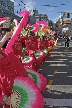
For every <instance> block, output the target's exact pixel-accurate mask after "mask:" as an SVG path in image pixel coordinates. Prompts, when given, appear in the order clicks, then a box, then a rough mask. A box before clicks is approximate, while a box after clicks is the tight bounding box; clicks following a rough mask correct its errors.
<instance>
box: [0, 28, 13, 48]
mask: <svg viewBox="0 0 72 108" xmlns="http://www.w3.org/2000/svg"><path fill="white" fill-rule="evenodd" d="M12 34H13V31H12V30H11V31H10V32H8V33H6V34H5V36H4V37H3V38H2V40H1V41H0V48H2V47H3V45H4V44H5V42H6V41H7V40H8V39H9V38H11V36H12Z"/></svg>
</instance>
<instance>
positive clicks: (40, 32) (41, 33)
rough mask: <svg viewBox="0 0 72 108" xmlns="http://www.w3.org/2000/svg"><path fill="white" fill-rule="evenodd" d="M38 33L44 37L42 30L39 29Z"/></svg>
mask: <svg viewBox="0 0 72 108" xmlns="http://www.w3.org/2000/svg"><path fill="white" fill-rule="evenodd" d="M38 35H39V36H40V38H41V39H42V38H43V32H42V31H40V30H39V31H38Z"/></svg>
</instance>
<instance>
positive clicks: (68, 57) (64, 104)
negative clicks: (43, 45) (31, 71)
mask: <svg viewBox="0 0 72 108" xmlns="http://www.w3.org/2000/svg"><path fill="white" fill-rule="evenodd" d="M40 73H42V74H43V75H45V76H46V78H47V81H48V84H47V87H46V91H45V92H44V93H43V96H44V101H45V107H44V108H72V41H71V42H70V48H69V49H67V48H65V47H64V40H63V39H60V40H59V41H58V46H56V47H54V48H53V51H52V52H51V53H50V56H49V57H48V58H47V59H46V61H45V63H44V64H43V65H41V67H40Z"/></svg>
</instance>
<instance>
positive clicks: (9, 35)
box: [6, 30, 13, 38]
mask: <svg viewBox="0 0 72 108" xmlns="http://www.w3.org/2000/svg"><path fill="white" fill-rule="evenodd" d="M12 35H13V31H12V30H11V31H10V32H8V33H6V37H7V38H11V37H12Z"/></svg>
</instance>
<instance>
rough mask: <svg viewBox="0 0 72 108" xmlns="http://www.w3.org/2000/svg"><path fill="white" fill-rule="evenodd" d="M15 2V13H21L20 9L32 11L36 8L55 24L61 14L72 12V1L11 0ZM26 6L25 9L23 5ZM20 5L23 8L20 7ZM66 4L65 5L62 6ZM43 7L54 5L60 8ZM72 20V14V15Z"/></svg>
mask: <svg viewBox="0 0 72 108" xmlns="http://www.w3.org/2000/svg"><path fill="white" fill-rule="evenodd" d="M11 1H13V2H14V6H15V11H17V10H18V11H19V10H20V9H22V10H24V9H27V10H30V9H33V8H36V9H37V10H38V12H39V14H47V16H48V18H49V19H50V20H53V21H54V22H55V21H57V19H58V17H59V15H60V13H59V12H72V0H11ZM21 1H23V3H25V4H26V6H25V8H24V5H23V3H22V2H21ZM19 4H20V5H21V6H19ZM61 4H65V5H61ZM42 5H52V6H59V7H49V6H42ZM71 18H72V14H71Z"/></svg>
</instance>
